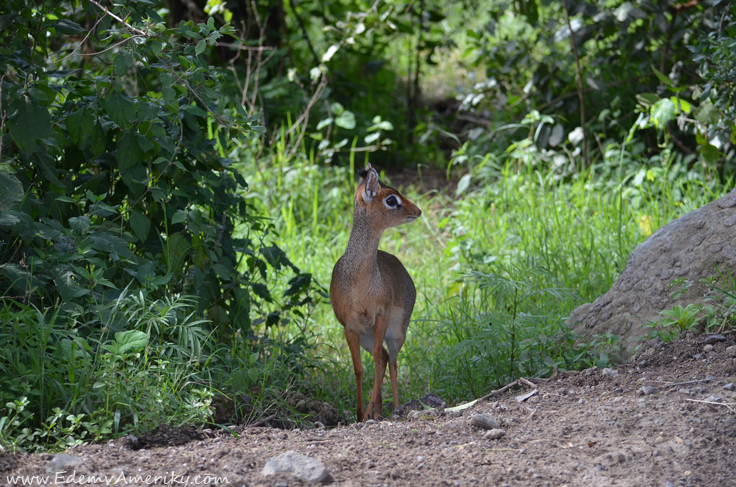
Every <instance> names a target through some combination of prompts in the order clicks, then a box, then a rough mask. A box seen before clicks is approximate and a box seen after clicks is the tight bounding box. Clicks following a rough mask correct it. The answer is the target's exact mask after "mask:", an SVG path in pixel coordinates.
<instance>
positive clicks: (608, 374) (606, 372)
mask: <svg viewBox="0 0 736 487" xmlns="http://www.w3.org/2000/svg"><path fill="white" fill-rule="evenodd" d="M601 374H603V376H604V377H611V378H613V377H618V370H616V369H610V368H608V367H606V368H605V369H603V370H602V371H601Z"/></svg>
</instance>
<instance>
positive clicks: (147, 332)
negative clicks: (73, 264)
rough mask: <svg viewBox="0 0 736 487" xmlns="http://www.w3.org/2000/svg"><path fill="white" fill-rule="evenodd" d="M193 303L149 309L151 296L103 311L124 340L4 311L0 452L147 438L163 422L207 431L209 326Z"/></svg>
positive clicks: (177, 301) (167, 302) (123, 299)
mask: <svg viewBox="0 0 736 487" xmlns="http://www.w3.org/2000/svg"><path fill="white" fill-rule="evenodd" d="M196 304H197V300H196V298H194V297H187V296H182V297H177V298H173V299H172V298H165V299H163V300H158V301H150V300H146V299H145V298H144V292H143V291H139V292H137V293H134V294H130V295H121V296H120V297H119V298H117V299H116V300H115V301H113V302H111V303H108V304H106V305H105V309H104V310H103V312H102V313H103V314H106V315H108V316H109V319H110V322H112V323H126V324H127V327H128V328H129V329H128V330H126V331H119V332H113V331H112V329H111V328H107V327H106V328H103V329H99V328H96V327H91V326H89V323H88V322H86V321H81V320H83V318H84V314H83V313H78V314H76V315H74V316H72V317H71V319H69V320H65V319H63V318H62V317H61V313H60V312H59V310H58V309H57V310H56V311H55V312H54V311H51V310H46V311H45V312H41V311H39V310H38V309H34V308H31V307H26V306H23V307H22V308H21V309H19V310H15V309H13V307H11V306H7V305H6V306H5V307H4V308H3V309H2V316H1V317H2V321H3V332H2V334H1V335H0V356H1V357H2V366H0V372H1V373H0V380H1V381H2V382H1V383H2V393H1V394H0V402H1V403H2V404H5V410H4V411H2V413H0V423H1V425H0V446H2V447H3V448H10V449H18V448H20V449H30V450H43V449H45V448H47V447H54V446H56V447H59V446H66V447H68V446H71V445H73V444H76V443H81V442H83V441H87V440H98V439H100V438H103V437H105V436H107V435H110V434H112V433H117V434H121V433H127V432H129V431H147V430H150V429H152V428H155V427H157V426H158V425H159V424H160V423H166V424H174V425H178V424H189V423H195V424H196V423H199V424H201V423H203V422H205V421H207V420H208V418H209V416H210V415H211V410H210V402H211V400H212V395H213V393H212V391H211V390H210V387H208V386H207V385H206V384H207V382H208V377H209V373H208V371H207V368H206V364H207V361H206V356H205V355H204V351H205V350H206V343H207V341H208V339H209V335H208V332H207V330H206V329H205V328H204V327H205V326H206V325H207V324H208V323H206V322H204V321H201V320H197V319H196V318H195V316H194V311H195V310H196Z"/></svg>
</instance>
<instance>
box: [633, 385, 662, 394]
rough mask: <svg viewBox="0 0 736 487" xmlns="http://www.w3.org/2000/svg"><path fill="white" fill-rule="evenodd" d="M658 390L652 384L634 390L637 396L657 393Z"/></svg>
mask: <svg viewBox="0 0 736 487" xmlns="http://www.w3.org/2000/svg"><path fill="white" fill-rule="evenodd" d="M658 392H659V389H657V388H656V387H654V386H644V387H642V388H641V389H639V390H637V391H636V395H637V396H651V395H653V394H657V393H658Z"/></svg>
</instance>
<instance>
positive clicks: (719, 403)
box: [685, 399, 736, 413]
mask: <svg viewBox="0 0 736 487" xmlns="http://www.w3.org/2000/svg"><path fill="white" fill-rule="evenodd" d="M685 400H686V401H690V402H702V403H703V404H710V405H711V406H724V407H727V408H728V410H729V411H731V412H732V413H736V411H734V410H733V408H732V407H731V406H736V402H714V401H701V400H699V399H685Z"/></svg>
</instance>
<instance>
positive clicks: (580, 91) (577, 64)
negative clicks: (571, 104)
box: [562, 0, 590, 167]
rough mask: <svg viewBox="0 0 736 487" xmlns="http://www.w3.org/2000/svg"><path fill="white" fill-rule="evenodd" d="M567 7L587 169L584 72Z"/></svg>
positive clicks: (566, 15)
mask: <svg viewBox="0 0 736 487" xmlns="http://www.w3.org/2000/svg"><path fill="white" fill-rule="evenodd" d="M562 3H563V5H564V6H565V19H567V28H568V29H569V30H570V42H571V43H572V53H573V54H574V55H575V67H576V71H577V75H576V76H575V81H576V84H577V86H578V99H579V100H580V128H582V129H583V160H584V161H585V167H588V166H589V165H590V164H589V163H588V137H586V135H585V98H584V97H583V72H582V70H581V68H580V56H578V46H577V44H576V43H575V33H574V32H573V31H572V25H571V24H570V11H569V9H568V7H567V0H562Z"/></svg>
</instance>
